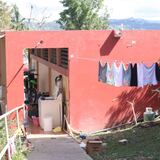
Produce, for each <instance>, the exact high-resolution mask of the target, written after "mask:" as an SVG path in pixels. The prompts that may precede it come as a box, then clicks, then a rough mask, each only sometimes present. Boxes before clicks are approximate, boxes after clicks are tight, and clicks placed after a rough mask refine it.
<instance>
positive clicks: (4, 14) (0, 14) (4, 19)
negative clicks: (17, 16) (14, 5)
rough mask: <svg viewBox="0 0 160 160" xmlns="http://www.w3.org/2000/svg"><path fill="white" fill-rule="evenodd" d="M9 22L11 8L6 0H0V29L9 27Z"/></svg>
mask: <svg viewBox="0 0 160 160" xmlns="http://www.w3.org/2000/svg"><path fill="white" fill-rule="evenodd" d="M10 24H11V10H10V7H9V6H8V5H7V3H6V2H3V1H2V0H0V30H5V29H9V28H10Z"/></svg>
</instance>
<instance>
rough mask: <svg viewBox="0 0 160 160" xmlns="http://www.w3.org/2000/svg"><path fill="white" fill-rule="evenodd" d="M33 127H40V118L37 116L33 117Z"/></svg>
mask: <svg viewBox="0 0 160 160" xmlns="http://www.w3.org/2000/svg"><path fill="white" fill-rule="evenodd" d="M32 120H33V125H34V126H36V127H39V118H38V117H36V116H32Z"/></svg>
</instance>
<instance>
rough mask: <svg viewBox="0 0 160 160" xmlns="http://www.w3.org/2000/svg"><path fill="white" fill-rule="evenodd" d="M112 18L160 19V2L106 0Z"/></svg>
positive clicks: (105, 3) (156, 0)
mask: <svg viewBox="0 0 160 160" xmlns="http://www.w3.org/2000/svg"><path fill="white" fill-rule="evenodd" d="M104 5H106V6H108V9H109V11H110V17H111V18H116V19H119V18H129V17H135V18H145V19H153V18H154V19H160V16H159V15H160V9H159V6H160V1H159V0H105V1H104Z"/></svg>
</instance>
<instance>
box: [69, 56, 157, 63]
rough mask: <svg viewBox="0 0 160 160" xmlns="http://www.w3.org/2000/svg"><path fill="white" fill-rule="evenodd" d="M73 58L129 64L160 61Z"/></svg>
mask: <svg viewBox="0 0 160 160" xmlns="http://www.w3.org/2000/svg"><path fill="white" fill-rule="evenodd" d="M72 59H79V60H86V61H95V62H101V63H102V64H103V63H105V62H108V63H113V62H117V63H125V64H129V63H145V64H151V63H156V62H158V63H160V60H157V61H132V60H128V61H127V60H125V61H124V60H107V59H105V60H102V59H98V58H87V57H78V56H76V57H72Z"/></svg>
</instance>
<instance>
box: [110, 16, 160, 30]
mask: <svg viewBox="0 0 160 160" xmlns="http://www.w3.org/2000/svg"><path fill="white" fill-rule="evenodd" d="M109 24H110V27H111V28H120V27H121V25H122V24H123V26H124V29H140V30H144V29H146V30H159V29H160V21H150V20H144V19H135V18H128V19H110V20H109Z"/></svg>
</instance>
